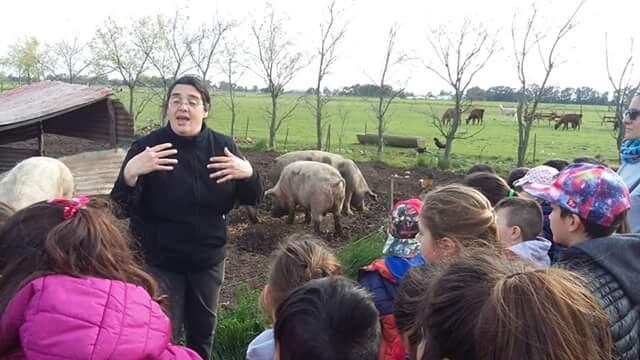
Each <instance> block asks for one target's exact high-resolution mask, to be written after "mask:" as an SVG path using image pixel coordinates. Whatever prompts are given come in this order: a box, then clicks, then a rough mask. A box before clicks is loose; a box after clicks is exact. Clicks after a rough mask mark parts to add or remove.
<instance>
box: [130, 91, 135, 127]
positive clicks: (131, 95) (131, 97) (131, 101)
mask: <svg viewBox="0 0 640 360" xmlns="http://www.w3.org/2000/svg"><path fill="white" fill-rule="evenodd" d="M134 89H135V87H133V86H131V85H129V114H130V115H131V117H133V118H134V119H135V113H134V112H133V90H134Z"/></svg>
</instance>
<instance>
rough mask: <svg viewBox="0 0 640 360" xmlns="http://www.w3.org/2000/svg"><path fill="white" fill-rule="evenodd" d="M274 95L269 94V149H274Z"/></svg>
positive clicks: (275, 117)
mask: <svg viewBox="0 0 640 360" xmlns="http://www.w3.org/2000/svg"><path fill="white" fill-rule="evenodd" d="M276 105H277V103H276V97H275V96H274V94H271V124H270V125H269V149H271V150H273V149H275V143H276V119H277V116H276Z"/></svg>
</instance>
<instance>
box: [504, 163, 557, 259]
mask: <svg viewBox="0 0 640 360" xmlns="http://www.w3.org/2000/svg"><path fill="white" fill-rule="evenodd" d="M558 172H559V171H558V170H557V169H556V168H554V167H551V166H547V165H540V166H536V167H534V168H532V169H531V170H529V171H528V172H527V174H526V175H525V176H523V177H522V178H520V179H518V180H516V182H515V185H516V186H518V187H523V186H524V185H525V184H542V185H549V184H551V183H552V182H553V180H554V179H555V177H556V176H557V175H558ZM520 196H522V197H525V198H530V199H535V200H537V201H538V202H539V204H540V207H542V219H543V220H542V237H543V238H545V239H547V240H549V241H551V249H549V258H551V263H552V264H555V263H556V262H557V261H558V260H559V259H560V256H562V252H563V251H564V250H565V247H564V246H562V245H559V244H558V243H556V242H555V241H554V239H553V231H551V223H550V222H549V214H551V210H552V209H551V205H549V203H548V202H546V201H544V200H541V199H536V198H535V197H532V196H530V195H529V194H527V192H526V191H524V189H523V191H521V192H520Z"/></svg>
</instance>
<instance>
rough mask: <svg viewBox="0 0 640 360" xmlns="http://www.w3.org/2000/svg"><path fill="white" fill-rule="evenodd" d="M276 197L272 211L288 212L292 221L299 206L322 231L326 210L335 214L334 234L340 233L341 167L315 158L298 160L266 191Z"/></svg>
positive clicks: (308, 219) (278, 212)
mask: <svg viewBox="0 0 640 360" xmlns="http://www.w3.org/2000/svg"><path fill="white" fill-rule="evenodd" d="M265 196H267V197H268V196H270V197H272V198H273V207H272V209H271V214H272V215H273V216H274V217H280V216H283V215H285V214H288V216H289V217H288V219H287V223H289V224H293V220H294V217H295V210H296V206H298V205H300V206H301V207H303V208H304V209H305V221H306V222H309V221H311V220H312V221H313V228H314V230H315V232H316V233H320V222H321V220H322V216H323V215H324V214H326V213H329V212H330V213H333V221H334V225H335V234H336V235H341V234H342V228H341V226H340V213H341V211H342V206H343V203H344V199H345V180H344V179H343V178H342V176H341V175H340V173H339V172H338V170H336V169H335V168H333V167H332V166H330V165H327V164H323V163H319V162H315V161H305V160H303V161H295V162H292V163H291V164H289V165H287V166H285V167H284V169H283V170H282V173H281V174H280V178H279V179H278V182H277V183H276V185H275V186H274V187H273V188H271V189H269V190H267V191H266V192H265Z"/></svg>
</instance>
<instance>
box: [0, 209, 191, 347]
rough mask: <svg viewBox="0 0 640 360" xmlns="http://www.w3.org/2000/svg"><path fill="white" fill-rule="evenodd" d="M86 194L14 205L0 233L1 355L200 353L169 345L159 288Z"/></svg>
mask: <svg viewBox="0 0 640 360" xmlns="http://www.w3.org/2000/svg"><path fill="white" fill-rule="evenodd" d="M88 202H89V199H88V198H87V197H78V198H73V199H70V200H69V199H53V200H50V201H48V202H39V203H35V204H33V205H31V206H29V207H27V208H25V209H22V210H20V211H18V212H17V213H15V214H14V215H13V216H12V217H11V218H10V219H9V221H8V222H7V223H6V224H5V226H4V227H3V228H2V233H0V274H2V277H0V314H2V316H1V317H0V358H7V357H11V358H14V357H15V358H34V359H35V358H43V357H45V355H44V354H46V358H50V359H53V358H55V359H200V357H199V356H198V355H197V354H196V353H194V352H193V351H191V350H189V349H186V348H183V347H180V346H175V345H172V344H171V343H170V342H169V339H170V338H171V323H170V322H169V318H168V317H167V316H166V315H165V314H164V312H163V311H162V309H161V307H160V305H159V304H158V303H157V302H156V301H154V299H156V298H157V297H158V290H157V289H158V288H157V285H156V283H155V282H154V280H153V279H152V278H151V276H150V275H148V274H147V273H146V272H144V271H143V270H142V268H141V267H140V266H139V265H138V264H137V262H136V261H135V260H136V259H135V258H134V255H133V253H132V252H131V250H130V248H129V242H128V240H127V239H126V238H125V237H124V234H122V233H121V232H120V231H119V230H118V228H117V227H116V226H115V225H114V219H113V218H112V217H111V215H110V214H108V213H106V212H103V211H101V210H97V209H92V208H88V207H86V205H87V203H88Z"/></svg>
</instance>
